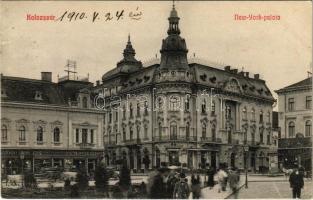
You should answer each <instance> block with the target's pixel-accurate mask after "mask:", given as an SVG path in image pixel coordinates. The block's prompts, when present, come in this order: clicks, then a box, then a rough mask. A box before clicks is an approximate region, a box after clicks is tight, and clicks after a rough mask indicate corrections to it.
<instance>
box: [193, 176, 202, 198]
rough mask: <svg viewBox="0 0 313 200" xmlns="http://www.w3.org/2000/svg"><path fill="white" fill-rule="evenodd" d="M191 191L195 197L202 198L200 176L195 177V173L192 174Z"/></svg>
mask: <svg viewBox="0 0 313 200" xmlns="http://www.w3.org/2000/svg"><path fill="white" fill-rule="evenodd" d="M191 192H192V198H193V199H200V196H201V187H200V176H199V175H197V177H195V175H194V174H192V175H191Z"/></svg>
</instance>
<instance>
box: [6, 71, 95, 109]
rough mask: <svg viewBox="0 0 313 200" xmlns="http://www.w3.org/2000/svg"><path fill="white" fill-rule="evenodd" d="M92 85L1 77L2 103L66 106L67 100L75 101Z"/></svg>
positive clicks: (70, 81)
mask: <svg viewBox="0 0 313 200" xmlns="http://www.w3.org/2000/svg"><path fill="white" fill-rule="evenodd" d="M90 86H92V83H90V82H85V83H82V82H81V81H72V80H69V81H63V82H59V83H54V82H50V81H44V80H37V79H28V78H20V77H11V76H1V90H2V95H1V96H2V101H4V102H21V103H36V104H54V105H64V106H65V105H68V104H67V102H68V99H69V98H70V99H71V100H74V101H76V93H78V91H79V90H80V89H82V88H84V87H90Z"/></svg>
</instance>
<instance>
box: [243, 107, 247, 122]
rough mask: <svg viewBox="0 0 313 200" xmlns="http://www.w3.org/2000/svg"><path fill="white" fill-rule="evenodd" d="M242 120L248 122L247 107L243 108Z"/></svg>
mask: <svg viewBox="0 0 313 200" xmlns="http://www.w3.org/2000/svg"><path fill="white" fill-rule="evenodd" d="M242 118H243V120H247V118H248V116H247V108H246V107H243V109H242Z"/></svg>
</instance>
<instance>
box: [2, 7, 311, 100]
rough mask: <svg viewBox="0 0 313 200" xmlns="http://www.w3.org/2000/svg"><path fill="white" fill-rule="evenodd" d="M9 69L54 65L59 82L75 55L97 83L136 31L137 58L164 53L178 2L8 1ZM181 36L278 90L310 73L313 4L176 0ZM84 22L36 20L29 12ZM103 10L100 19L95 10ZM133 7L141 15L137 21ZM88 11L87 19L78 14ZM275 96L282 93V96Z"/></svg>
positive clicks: (5, 43) (23, 71) (33, 73)
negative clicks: (172, 12)
mask: <svg viewBox="0 0 313 200" xmlns="http://www.w3.org/2000/svg"><path fill="white" fill-rule="evenodd" d="M1 4H2V6H1V18H2V20H1V32H0V34H1V38H2V39H1V73H3V74H4V75H7V76H17V77H25V78H35V79H40V76H41V75H40V72H42V71H51V72H52V74H53V81H57V75H58V74H59V75H60V76H63V75H65V72H64V70H65V65H66V62H67V60H68V59H70V60H75V61H76V63H77V72H78V75H79V76H87V74H88V73H89V76H90V80H91V81H92V82H95V81H96V80H100V79H101V77H102V75H103V74H104V73H105V72H107V71H109V70H110V69H113V68H114V67H116V63H117V62H118V61H119V60H121V59H122V52H123V50H124V48H125V45H126V42H127V37H128V34H130V37H131V41H132V44H133V47H134V49H135V50H136V58H137V59H138V60H141V61H142V62H145V61H147V60H150V59H152V58H154V57H155V55H156V54H157V56H158V57H160V49H161V42H162V39H164V38H166V36H167V28H168V20H167V18H168V17H169V13H170V10H171V8H172V1H160V2H158V1H149V2H143V1H131V2H124V1H117V2H111V1H91V2H82V1H79V2H75V1H68V2H65V1H58V2H52V1H43V2H41V1H33V2H32V1H27V2H14V1H13V2H10V1H5V2H3V1H2V2H1ZM175 7H176V10H177V12H178V15H179V17H180V24H179V27H180V30H181V36H182V37H183V38H185V40H186V43H187V48H188V50H189V53H188V55H189V56H193V54H195V55H196V57H199V58H202V59H205V60H208V61H212V62H218V63H223V64H225V66H226V65H230V66H232V68H238V69H239V70H242V68H243V69H244V71H248V72H250V74H254V73H259V74H260V76H261V79H264V80H265V81H266V83H267V85H268V87H269V88H270V89H271V91H272V92H273V93H274V90H277V89H280V88H282V87H285V86H287V85H290V84H292V83H295V82H298V81H300V80H303V79H305V78H306V77H307V71H311V69H310V66H312V4H311V2H309V1H301V2H296V1H286V2H269V1H268V2H260V1H253V2H247V1H244V2H238V1H236V2H228V1H221V2H214V1H205V2H201V1H195V2H188V1H176V2H175ZM122 10H124V13H123V18H121V19H119V20H117V19H116V16H114V18H113V19H112V20H111V21H105V19H106V13H108V12H109V13H111V15H112V14H113V15H115V13H116V12H117V11H118V12H119V13H120V12H121V11H122ZM66 11H67V13H66V14H68V13H71V12H75V14H77V13H78V17H77V19H76V20H74V19H72V21H69V18H68V16H67V15H65V17H64V18H63V20H62V21H60V20H57V21H32V20H27V15H28V14H30V15H53V16H55V18H60V17H61V16H62V15H63V14H64V13H65V12H66ZM94 12H96V13H99V15H98V17H99V18H97V19H96V20H95V21H94V22H92V16H93V13H94ZM130 12H133V13H139V12H141V13H142V15H141V16H138V17H139V18H140V19H137V20H136V19H131V18H130V17H129V14H130ZM82 13H84V14H83V15H84V16H85V17H87V18H83V19H81V20H80V19H78V18H79V16H82ZM236 14H237V15H240V16H242V15H250V14H251V15H254V16H258V15H261V16H264V15H265V16H269V15H272V16H279V18H280V20H267V21H264V20H235V15H236ZM274 95H275V96H274V97H275V98H276V97H277V96H276V94H274Z"/></svg>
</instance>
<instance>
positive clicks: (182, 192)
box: [173, 173, 190, 199]
mask: <svg viewBox="0 0 313 200" xmlns="http://www.w3.org/2000/svg"><path fill="white" fill-rule="evenodd" d="M179 178H180V180H179V181H178V182H177V183H176V184H175V188H174V193H173V198H174V199H188V198H189V193H190V190H189V186H188V183H187V182H186V175H185V174H184V173H180V176H179Z"/></svg>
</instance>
